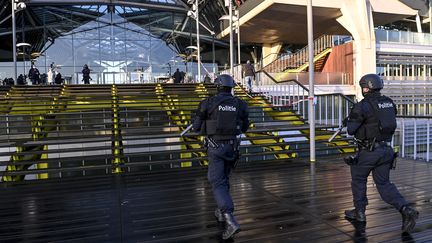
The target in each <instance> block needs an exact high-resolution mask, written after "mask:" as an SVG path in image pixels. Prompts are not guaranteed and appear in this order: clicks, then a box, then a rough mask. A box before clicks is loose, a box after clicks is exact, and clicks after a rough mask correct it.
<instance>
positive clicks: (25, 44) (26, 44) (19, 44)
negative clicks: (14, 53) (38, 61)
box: [16, 42, 31, 47]
mask: <svg viewBox="0 0 432 243" xmlns="http://www.w3.org/2000/svg"><path fill="white" fill-rule="evenodd" d="M21 46H26V47H27V46H28V47H30V46H31V45H30V44H29V43H25V42H22V43H18V44H16V47H21Z"/></svg>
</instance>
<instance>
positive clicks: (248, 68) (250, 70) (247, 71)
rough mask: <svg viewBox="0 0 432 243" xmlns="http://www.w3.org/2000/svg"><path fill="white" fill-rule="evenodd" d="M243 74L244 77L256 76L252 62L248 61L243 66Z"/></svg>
mask: <svg viewBox="0 0 432 243" xmlns="http://www.w3.org/2000/svg"><path fill="white" fill-rule="evenodd" d="M243 75H244V77H247V76H253V77H254V78H255V68H254V66H253V65H252V64H250V63H249V64H248V63H246V64H245V65H244V66H243Z"/></svg>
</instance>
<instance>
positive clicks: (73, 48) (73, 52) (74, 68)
mask: <svg viewBox="0 0 432 243" xmlns="http://www.w3.org/2000/svg"><path fill="white" fill-rule="evenodd" d="M71 19H72V16H71ZM72 63H73V75H76V74H77V71H76V59H75V38H74V34H73V33H72ZM72 80H73V79H71V82H72ZM77 84H79V81H78V79H77Z"/></svg>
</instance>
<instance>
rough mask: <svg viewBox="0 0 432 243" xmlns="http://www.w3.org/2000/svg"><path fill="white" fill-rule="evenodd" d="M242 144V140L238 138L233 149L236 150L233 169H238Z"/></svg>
mask: <svg viewBox="0 0 432 243" xmlns="http://www.w3.org/2000/svg"><path fill="white" fill-rule="evenodd" d="M240 142H241V140H240V138H236V139H235V142H234V144H233V148H234V161H233V163H232V167H233V169H235V168H236V167H237V164H238V162H239V161H240Z"/></svg>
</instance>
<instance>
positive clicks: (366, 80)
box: [343, 74, 419, 233]
mask: <svg viewBox="0 0 432 243" xmlns="http://www.w3.org/2000/svg"><path fill="white" fill-rule="evenodd" d="M383 86H384V85H383V81H382V80H381V78H380V77H379V76H378V75H376V74H367V75H365V76H363V77H362V78H361V79H360V87H361V88H362V94H363V96H364V99H363V100H361V101H360V102H359V103H357V104H355V105H354V107H353V108H352V110H351V113H350V114H349V116H348V117H347V118H346V119H345V120H344V121H343V124H344V125H346V126H347V131H348V134H350V135H354V136H355V139H356V141H357V144H358V147H359V151H358V153H357V155H356V156H355V157H351V159H348V160H346V162H347V163H348V164H350V165H351V180H352V181H351V189H352V194H353V200H354V207H355V209H353V210H347V211H345V216H346V217H347V218H348V219H351V220H357V221H360V222H366V216H365V210H366V205H367V204H368V200H367V196H366V183H367V178H368V176H369V174H370V172H372V175H373V179H374V182H375V184H376V187H377V189H378V192H379V194H380V195H381V198H382V199H383V200H384V201H385V202H386V203H388V204H390V205H392V206H393V207H395V208H396V209H397V210H399V212H400V213H401V214H402V231H403V232H407V233H409V232H411V231H412V230H413V229H414V226H415V224H416V219H417V218H418V214H419V213H418V212H417V211H416V210H415V209H414V208H412V207H411V206H409V205H408V203H407V202H406V201H405V198H404V197H403V196H402V195H401V194H400V193H399V191H398V189H397V188H396V186H395V185H394V184H393V183H391V182H390V180H389V174H390V169H391V168H392V166H393V161H394V159H395V154H394V151H393V148H392V147H391V146H390V142H391V140H392V136H393V133H394V131H395V129H396V126H397V124H396V114H397V111H396V106H395V104H394V103H393V101H392V100H391V99H390V98H388V97H386V96H384V95H381V93H380V90H381V89H382V88H383Z"/></svg>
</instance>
